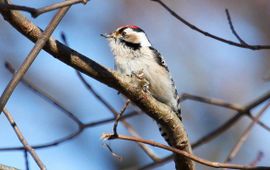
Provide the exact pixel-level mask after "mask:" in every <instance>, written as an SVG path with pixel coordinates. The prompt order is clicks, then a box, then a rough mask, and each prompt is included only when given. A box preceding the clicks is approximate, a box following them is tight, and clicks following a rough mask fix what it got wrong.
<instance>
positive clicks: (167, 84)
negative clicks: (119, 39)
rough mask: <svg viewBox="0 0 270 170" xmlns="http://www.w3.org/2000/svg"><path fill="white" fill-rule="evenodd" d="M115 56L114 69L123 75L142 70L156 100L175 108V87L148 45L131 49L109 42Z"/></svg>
mask: <svg viewBox="0 0 270 170" xmlns="http://www.w3.org/2000/svg"><path fill="white" fill-rule="evenodd" d="M110 45H111V49H112V52H113V54H114V57H115V67H116V70H117V71H119V72H120V73H122V74H124V75H131V74H132V73H136V72H141V71H142V72H143V73H144V77H145V78H146V79H147V80H148V81H149V83H150V86H149V91H150V92H151V94H152V95H153V97H155V98H156V99H157V100H159V101H160V102H162V103H165V104H167V105H169V106H171V107H173V108H175V109H177V100H176V99H175V95H174V92H175V89H174V86H173V85H172V81H171V78H170V75H169V72H168V71H167V70H166V69H165V68H164V67H162V66H161V65H160V64H159V63H157V61H156V60H155V58H154V55H153V51H152V50H150V49H149V47H141V48H140V49H139V50H132V49H130V48H128V47H125V46H122V45H118V44H116V43H115V42H112V43H110Z"/></svg>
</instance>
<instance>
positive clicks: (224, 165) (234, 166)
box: [102, 133, 270, 170]
mask: <svg viewBox="0 0 270 170" xmlns="http://www.w3.org/2000/svg"><path fill="white" fill-rule="evenodd" d="M102 138H103V139H108V140H113V139H121V140H128V141H133V142H139V143H145V144H149V145H151V146H154V147H158V148H162V149H165V150H168V151H171V152H174V153H176V154H179V155H182V156H183V157H185V158H188V159H191V160H193V161H195V162H198V163H200V164H203V165H206V166H209V167H214V168H231V169H252V170H260V169H266V168H267V169H269V168H270V167H254V166H245V165H237V164H228V163H220V162H212V161H208V160H205V159H202V158H200V157H197V156H195V155H193V154H190V153H188V152H185V151H183V150H180V149H176V148H173V147H170V146H167V145H163V144H161V143H157V142H154V141H152V140H146V139H142V138H137V137H133V136H125V135H118V136H115V135H114V134H107V133H106V134H103V135H102Z"/></svg>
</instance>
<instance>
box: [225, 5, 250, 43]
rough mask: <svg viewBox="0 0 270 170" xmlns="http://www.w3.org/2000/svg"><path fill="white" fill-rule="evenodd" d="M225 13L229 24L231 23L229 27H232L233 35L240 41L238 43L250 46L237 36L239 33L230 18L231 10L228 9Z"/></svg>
mask: <svg viewBox="0 0 270 170" xmlns="http://www.w3.org/2000/svg"><path fill="white" fill-rule="evenodd" d="M225 13H226V15H227V19H228V22H229V26H230V29H231V30H232V33H233V35H234V36H235V37H236V38H237V39H238V41H239V42H240V43H241V44H243V45H245V46H249V45H248V44H247V43H246V42H245V41H244V40H242V38H241V37H240V36H239V35H238V34H237V32H236V31H235V29H234V26H233V23H232V19H231V16H230V13H229V10H228V9H225Z"/></svg>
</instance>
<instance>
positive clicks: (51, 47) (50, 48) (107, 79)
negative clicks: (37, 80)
mask: <svg viewBox="0 0 270 170" xmlns="http://www.w3.org/2000/svg"><path fill="white" fill-rule="evenodd" d="M1 14H2V15H3V17H4V18H5V20H6V21H7V22H9V23H10V24H11V25H12V26H13V27H14V28H16V29H17V30H18V31H19V32H21V33H22V34H23V35H25V36H26V37H27V38H29V39H30V40H32V41H33V42H36V41H37V39H38V37H39V36H40V35H41V34H42V32H41V30H40V29H39V28H38V27H37V26H35V25H34V24H33V23H31V22H30V21H29V20H27V19H26V18H25V17H24V16H22V15H21V14H20V13H19V12H16V11H8V10H3V11H1ZM43 49H44V50H45V51H47V52H48V53H49V54H51V55H52V56H54V57H55V58H57V59H59V60H61V61H62V62H64V63H66V64H67V65H69V66H71V67H73V68H75V69H77V70H79V71H81V72H83V73H85V74H86V75H88V76H90V77H92V78H94V79H96V80H98V81H100V82H102V83H104V84H106V85H108V86H110V87H112V88H114V89H116V90H118V91H120V92H121V93H122V94H124V95H125V96H127V97H128V98H130V99H131V100H132V101H133V102H134V103H135V104H136V105H137V106H139V107H140V108H141V109H142V110H143V111H145V112H146V113H147V114H148V115H149V116H151V117H152V118H153V119H155V120H156V121H157V122H159V123H160V124H161V125H163V126H164V127H165V128H166V130H167V131H168V133H169V136H170V138H171V141H174V143H173V146H174V147H176V148H179V149H181V150H184V151H186V152H189V153H191V147H190V144H189V140H188V137H187V134H186V132H185V129H184V126H183V124H182V122H181V121H180V120H179V118H178V117H177V114H176V113H174V112H173V111H172V110H171V109H170V108H169V107H168V106H166V105H164V104H162V103H159V102H158V101H156V100H155V99H154V98H153V97H151V96H150V95H149V94H147V93H145V92H144V91H143V90H141V89H142V88H141V85H140V84H138V83H137V82H138V80H136V81H134V79H131V78H128V77H126V76H125V77H123V76H122V75H120V74H119V73H117V72H115V71H111V70H109V69H106V68H104V67H103V66H101V65H99V64H97V63H96V62H95V61H93V60H91V59H89V58H87V57H86V56H84V55H82V54H80V53H78V52H76V51H74V50H73V49H71V48H68V47H66V46H65V45H63V44H62V43H60V42H58V41H56V40H54V39H53V38H50V39H49V40H48V41H47V43H46V45H45V46H44V48H43ZM175 162H176V166H177V168H178V169H194V165H193V163H192V161H191V160H189V159H186V158H184V157H182V156H181V155H176V161H175Z"/></svg>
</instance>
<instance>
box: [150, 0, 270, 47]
mask: <svg viewBox="0 0 270 170" xmlns="http://www.w3.org/2000/svg"><path fill="white" fill-rule="evenodd" d="M151 1H154V2H157V3H159V4H160V5H161V6H162V7H163V8H164V9H166V10H167V11H168V12H169V13H170V14H171V15H172V16H173V17H175V18H176V19H177V20H179V21H180V22H182V23H183V24H185V25H186V26H188V27H189V28H190V29H192V30H195V31H197V32H199V33H201V34H203V35H205V36H207V37H210V38H213V39H215V40H218V41H220V42H223V43H226V44H229V45H233V46H236V47H240V48H246V49H251V50H262V49H270V45H248V44H242V43H238V42H234V41H231V40H227V39H224V38H222V37H219V36H216V35H213V34H211V33H208V32H206V31H204V30H202V29H200V28H198V27H197V26H195V25H193V24H191V23H190V22H188V21H187V20H185V19H184V18H182V17H181V16H179V15H178V14H177V13H176V12H174V11H173V10H172V9H171V8H170V7H168V6H167V5H166V4H165V3H164V2H162V1H161V0H151Z"/></svg>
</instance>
